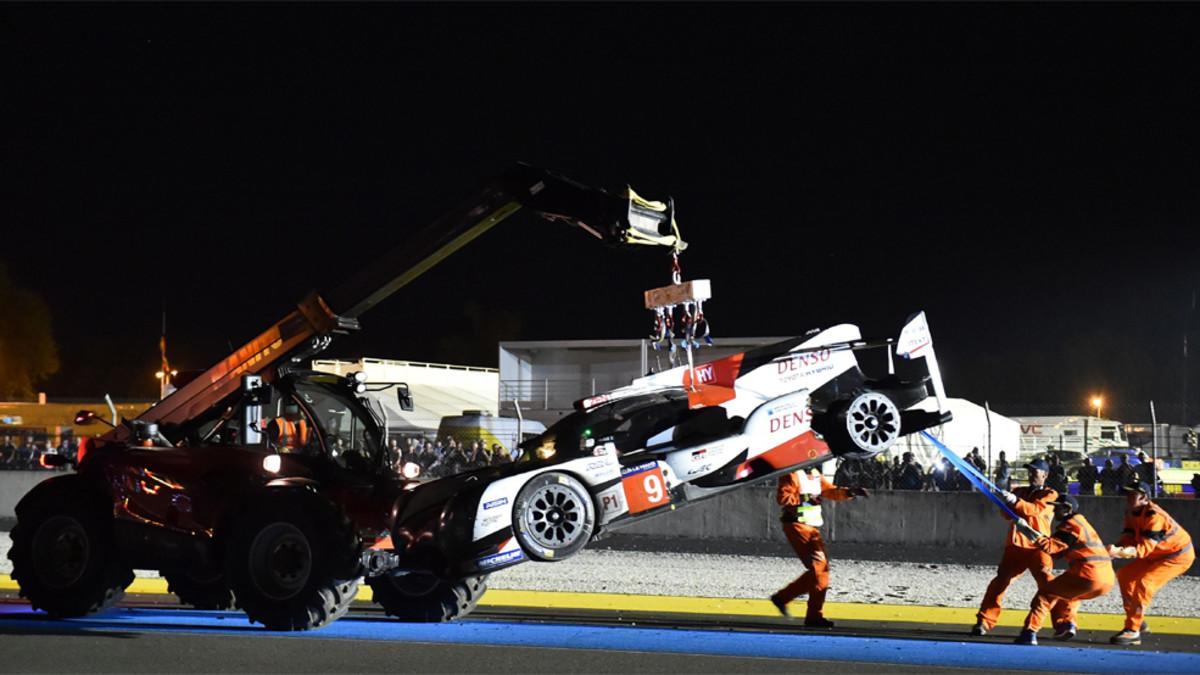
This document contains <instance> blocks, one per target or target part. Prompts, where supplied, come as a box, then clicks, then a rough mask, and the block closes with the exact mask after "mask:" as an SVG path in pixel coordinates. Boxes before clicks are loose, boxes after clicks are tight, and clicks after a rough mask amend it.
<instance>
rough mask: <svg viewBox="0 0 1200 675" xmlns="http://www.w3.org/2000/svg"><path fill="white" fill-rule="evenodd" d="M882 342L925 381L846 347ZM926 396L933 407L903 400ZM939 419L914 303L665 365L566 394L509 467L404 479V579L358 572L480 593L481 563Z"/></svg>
mask: <svg viewBox="0 0 1200 675" xmlns="http://www.w3.org/2000/svg"><path fill="white" fill-rule="evenodd" d="M893 347H894V348H895V349H896V353H897V354H899V355H900V356H901V357H904V358H912V359H919V358H923V359H924V362H925V365H926V368H927V370H928V373H929V374H928V376H926V377H922V378H921V379H919V380H916V381H904V380H901V379H899V378H897V377H896V376H895V375H892V374H888V375H886V376H884V377H882V378H880V379H869V378H867V377H866V376H865V375H864V374H863V372H862V370H861V369H860V368H859V363H858V359H857V358H856V356H855V354H856V352H858V351H860V350H864V349H878V348H888V349H891V348H893ZM931 395H932V396H935V397H936V398H937V400H938V402H939V405H938V410H937V411H932V412H931V411H925V410H918V409H914V408H913V406H915V405H916V404H917V403H919V402H921V401H924V400H925V399H927V398H928V397H930V396H931ZM949 419H950V413H949V412H948V411H947V408H946V405H945V392H944V390H943V386H942V381H941V375H940V372H939V370H938V366H937V358H936V356H935V354H934V351H933V343H932V340H931V338H930V333H929V328H928V324H927V323H926V319H925V315H924V313H923V312H922V313H918V314H916V315H914V316H913V317H912V318H911V319H910V320H909V321H908V323H907V324H906V326H905V327H904V330H903V331H902V332H901V335H900V337H899V338H898V339H896V340H876V341H868V340H864V339H863V338H862V335H861V333H860V331H859V329H858V327H857V326H854V325H850V324H842V325H838V326H834V327H832V328H827V329H825V330H819V331H810V333H809V334H807V335H805V336H802V337H796V338H792V339H789V340H784V341H782V342H779V343H776V344H772V345H767V346H764V347H761V348H758V349H755V350H752V351H748V352H744V353H741V354H735V355H733V356H729V357H726V358H723V359H719V360H716V361H712V362H710V363H704V364H701V365H697V366H695V367H689V366H681V367H678V368H673V369H671V370H667V371H664V372H660V373H656V374H652V375H649V376H646V377H643V378H639V379H637V380H635V381H634V382H633V383H632V384H630V385H629V386H627V387H622V388H620V389H616V390H614V391H610V392H608V393H605V394H602V395H598V396H594V397H591V398H587V399H584V400H581V401H579V402H577V403H576V412H574V413H572V414H570V415H568V416H566V417H564V418H563V419H561V420H559V421H558V422H557V423H555V424H554V425H553V426H552V427H550V428H549V429H547V430H546V431H545V432H544V433H543V434H542V435H540V436H539V437H537V438H535V439H531V440H529V441H527V442H526V443H524V444H522V448H523V450H524V454H523V455H522V457H521V459H520V460H519V461H518V462H515V463H513V464H511V465H507V466H502V467H488V468H483V469H478V470H475V471H469V472H466V473H463V474H459V475H456V476H451V477H448V478H443V479H440V480H436V481H433V482H430V483H427V484H424V485H421V486H419V487H417V488H415V489H413V490H411V491H410V492H409V493H408V498H407V500H401V501H400V502H398V503H397V509H396V511H395V513H396V519H395V521H394V522H395V526H394V528H393V532H392V539H393V542H394V544H395V551H396V553H397V554H398V555H399V557H400V559H399V560H397V561H395V562H394V563H392V564H394V565H395V566H396V567H395V573H396V574H397V575H400V576H395V577H393V578H392V579H391V580H389V577H388V576H387V575H384V576H380V577H376V578H374V579H370V580H368V583H369V584H371V585H372V587H373V588H375V589H376V596H377V598H381V593H382V596H388V595H395V592H394V591H395V587H393V585H392V584H393V583H395V584H399V585H400V587H404V586H405V585H406V584H410V583H412V582H414V581H416V577H413V578H409V579H405V578H404V575H405V574H408V575H411V573H412V572H413V571H416V570H418V569H422V568H423V569H425V570H430V571H433V570H436V571H435V574H437V575H438V576H439V577H440V578H441V579H442V582H443V584H444V585H442V586H441V587H442V588H443V589H445V590H446V591H449V590H450V589H451V588H453V587H457V588H459V592H458V594H457V595H456V596H454V597H457V598H459V599H460V600H461V599H462V598H465V597H468V596H469V597H472V598H478V596H479V594H480V593H481V591H482V576H483V575H486V574H487V573H489V572H492V571H495V570H498V569H501V568H504V567H508V566H510V565H514V564H517V563H519V562H522V561H524V560H529V559H533V560H540V561H557V560H563V559H565V558H568V557H570V556H571V555H572V554H574V553H576V552H577V551H579V550H580V549H581V548H583V547H584V546H585V545H586V544H587V543H588V542H589V541H591V540H592V539H594V538H595V537H596V536H598V535H599V534H600V533H601V532H605V531H609V530H613V529H617V528H619V527H622V526H624V525H627V524H629V523H632V522H635V521H637V520H640V519H642V518H647V517H652V516H654V515H658V514H661V513H666V512H669V511H671V510H674V509H676V508H679V507H681V506H685V505H688V504H691V503H694V502H696V501H698V500H701V499H706V498H708V497H712V496H715V495H718V494H721V493H724V492H726V491H728V490H734V489H737V488H738V487H741V486H744V485H748V484H751V483H759V482H762V481H765V480H769V479H771V478H773V477H776V476H778V475H780V474H783V473H785V472H788V471H794V470H796V469H798V468H802V467H806V466H812V465H816V464H820V463H822V462H824V461H827V460H828V459H830V458H831V456H838V457H870V456H872V455H875V454H878V453H880V452H882V451H884V450H886V449H887V448H888V447H889V446H891V445H892V444H893V443H895V442H896V440H897V439H898V438H900V437H901V436H903V435H907V434H911V433H915V432H918V431H921V430H923V429H927V428H929V427H932V426H936V425H938V424H942V423H944V422H947V421H949ZM468 591H469V592H468ZM381 599H382V598H381ZM400 600H401V598H397V604H400ZM447 600H448V602H447V605H449V604H450V602H449V601H451V597H450V596H447ZM410 601H411V599H410ZM384 603H385V607H386V605H387V602H386V600H384ZM458 604H460V605H462V606H461V609H462V610H464V611H466V610H467V609H468V608H467V607H466V606H465V605H463V603H458ZM468 604H470V605H472V606H473V602H472V603H468ZM460 614H461V612H457V611H455V612H448V613H447V614H446V615H445V616H444V618H451V617H452V616H454V615H460Z"/></svg>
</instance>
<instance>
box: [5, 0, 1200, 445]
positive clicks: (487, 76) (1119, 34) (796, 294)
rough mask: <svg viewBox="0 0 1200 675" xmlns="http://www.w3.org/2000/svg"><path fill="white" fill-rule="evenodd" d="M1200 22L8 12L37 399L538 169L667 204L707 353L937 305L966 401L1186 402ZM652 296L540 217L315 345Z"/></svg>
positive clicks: (602, 254)
mask: <svg viewBox="0 0 1200 675" xmlns="http://www.w3.org/2000/svg"><path fill="white" fill-rule="evenodd" d="M1198 30H1200V7H1196V6H1190V5H1154V6H1145V5H1121V4H1097V5H1077V4H1052V5H1017V4H999V5H985V4H975V3H964V4H953V5H925V4H922V5H902V4H885V5H866V4H844V5H841V4H840V5H782V4H766V5H745V4H738V5H718V4H703V5H686V4H675V3H671V4H659V5H634V4H615V5H551V4H531V5H500V4H487V5H470V4H451V5H436V6H434V5H379V4H369V5H358V6H350V5H342V4H335V5H309V4H305V5H286V4H268V5H241V4H233V5H193V4H177V5H142V4H133V5H118V6H96V5H90V4H89V5H41V6H13V5H5V6H3V7H2V8H0V40H2V49H3V53H2V54H0V56H2V58H0V69H2V71H0V72H2V73H3V83H4V84H3V92H2V94H0V115H2V122H3V123H2V127H0V128H2V129H3V131H2V134H3V136H2V138H3V145H2V154H3V162H2V163H0V167H2V171H3V176H2V177H3V183H2V185H0V201H2V204H3V206H2V207H0V209H2V211H0V229H2V232H3V235H2V241H0V247H2V248H0V261H3V262H5V263H6V264H7V265H8V267H9V269H10V272H11V273H12V275H13V276H14V277H15V279H16V281H17V282H18V283H20V284H22V285H24V286H26V287H30V288H33V289H35V290H37V291H39V292H40V293H41V294H42V295H43V296H44V297H45V298H46V300H47V301H48V302H49V304H50V305H51V307H52V310H53V315H54V322H55V323H54V328H55V337H56V339H57V341H58V344H59V348H60V352H61V356H62V365H63V367H62V370H61V373H60V374H59V375H57V376H55V378H54V379H53V380H52V381H51V382H49V383H47V387H46V388H47V389H48V391H50V392H51V395H52V396H53V395H60V396H94V395H97V394H100V393H103V392H104V391H106V390H108V391H113V392H114V393H117V394H121V395H126V396H128V395H133V394H143V395H146V394H150V393H153V392H154V391H155V383H154V380H153V379H152V377H151V374H152V373H153V371H154V370H155V367H156V365H157V339H158V331H159V321H160V318H159V317H160V311H161V308H162V307H163V305H164V304H165V306H166V307H167V311H168V315H169V324H170V325H169V330H170V339H171V352H172V356H173V360H174V362H175V363H176V364H177V365H179V366H180V367H204V366H207V365H209V364H210V363H211V362H213V361H214V360H216V359H217V358H219V357H222V356H224V355H225V353H226V351H227V344H228V343H234V344H240V343H241V342H242V341H244V340H245V339H247V338H249V337H251V336H252V335H253V334H255V333H257V332H258V331H260V330H262V329H263V328H265V327H266V326H268V325H269V324H271V323H273V322H274V321H275V320H277V319H278V318H280V317H281V316H282V315H283V314H285V313H286V312H287V311H288V310H289V308H290V307H291V306H293V305H294V303H295V302H296V301H298V300H299V299H300V298H302V297H303V296H304V295H305V293H306V292H307V291H308V290H310V289H326V290H328V289H331V288H332V287H334V286H336V285H337V283H338V282H340V281H342V280H344V279H346V278H347V277H348V276H349V275H350V274H351V273H352V272H353V270H354V267H355V266H356V264H359V263H360V262H362V261H368V260H370V259H372V256H374V255H376V254H377V253H378V252H380V251H383V250H386V249H388V248H390V247H392V246H394V245H399V244H402V243H403V242H404V240H405V236H406V235H407V234H411V233H412V232H414V231H415V230H417V229H419V228H420V227H422V226H423V225H424V224H426V223H427V222H429V221H430V220H431V219H432V218H434V217H435V216H437V215H438V214H439V213H441V212H442V211H444V210H445V209H447V208H449V207H450V206H452V205H454V204H455V203H456V202H457V201H458V200H459V199H461V198H463V197H465V196H467V195H468V194H469V193H470V191H471V190H472V189H473V188H474V187H475V185H476V184H477V182H478V181H479V180H480V179H482V178H484V177H486V176H488V175H491V174H493V173H496V172H498V171H500V170H503V169H504V168H505V167H507V166H508V165H510V164H511V163H512V162H513V161H516V160H524V161H528V162H531V163H534V164H539V165H543V166H547V167H552V168H556V169H560V170H562V171H564V172H566V173H568V174H569V175H572V176H575V177H578V178H580V179H582V180H585V181H588V182H592V183H596V184H600V185H610V186H620V185H622V184H623V183H625V182H628V183H631V184H632V185H633V186H634V187H635V188H636V189H638V191H639V192H641V193H643V194H644V195H646V196H648V197H652V198H653V197H657V198H661V197H665V196H666V195H672V196H674V198H675V200H676V202H677V204H678V213H679V220H680V224H681V226H682V228H683V233H684V235H685V238H686V239H688V240H689V241H690V242H691V244H692V247H691V249H689V250H688V251H687V253H686V254H685V255H684V258H683V264H684V271H685V274H686V276H689V277H709V278H711V279H712V280H713V285H714V294H715V300H714V301H713V302H712V303H710V305H709V306H708V308H707V309H708V311H709V315H710V317H711V319H712V323H713V327H714V330H715V334H716V336H717V337H718V338H719V337H720V336H721V335H727V336H735V335H737V336H741V335H786V334H792V333H796V332H800V331H804V330H806V329H808V328H811V327H815V326H823V325H829V324H832V323H836V322H841V321H851V322H855V323H858V324H860V325H861V326H862V327H863V328H864V331H865V332H867V333H869V334H872V335H894V334H895V332H896V331H897V330H898V329H899V327H900V325H901V322H902V321H903V319H904V317H905V316H906V315H907V314H908V313H910V312H912V311H914V310H917V309H925V310H927V312H928V314H929V317H930V321H931V325H932V329H933V332H934V334H935V336H936V339H937V346H938V348H939V352H940V354H941V356H942V361H943V369H944V370H945V374H946V380H947V386H948V388H949V389H950V391H951V393H952V394H953V395H962V396H966V397H968V398H972V399H975V400H985V399H986V400H989V401H991V402H992V404H993V407H994V408H996V409H997V410H1001V411H1002V412H1006V411H1007V412H1013V413H1020V412H1034V411H1044V412H1047V413H1054V412H1063V413H1066V412H1082V411H1083V410H1084V405H1085V400H1086V396H1087V395H1088V394H1090V393H1091V392H1094V391H1102V392H1104V393H1105V394H1106V396H1107V398H1108V400H1109V401H1110V402H1111V405H1112V406H1113V409H1114V410H1117V411H1120V410H1122V409H1124V410H1127V411H1128V412H1125V413H1124V417H1125V418H1127V419H1131V420H1132V419H1133V418H1136V417H1139V416H1140V417H1146V415H1144V414H1142V412H1141V411H1144V410H1145V402H1146V400H1148V399H1150V398H1154V399H1155V400H1156V401H1157V402H1158V405H1159V409H1160V410H1164V409H1165V410H1168V411H1169V410H1174V411H1176V412H1175V413H1174V417H1176V418H1177V417H1178V416H1179V415H1180V413H1179V412H1178V411H1179V408H1180V401H1181V398H1182V392H1183V388H1184V361H1183V358H1182V341H1183V336H1184V333H1185V332H1186V331H1187V330H1188V322H1189V320H1190V321H1191V322H1192V323H1191V325H1192V330H1193V343H1194V349H1193V351H1194V352H1195V351H1197V350H1200V343H1198V341H1200V336H1197V335H1196V334H1195V332H1194V331H1195V319H1194V318H1191V319H1189V314H1188V308H1189V306H1190V302H1191V297H1192V293H1193V291H1194V289H1196V288H1197V286H1198V278H1200V275H1198V273H1197V270H1200V246H1198V245H1197V243H1198V242H1200V236H1197V223H1198V222H1200V189H1198V187H1200V92H1198V91H1197V88H1198V87H1200V49H1198V48H1197V41H1196V35H1197V34H1198ZM667 281H668V267H667V262H666V260H665V259H664V258H662V257H661V256H660V255H652V254H648V253H643V254H640V255H628V254H622V253H621V252H619V251H613V250H609V249H605V248H603V247H599V246H596V245H594V244H593V242H592V241H591V240H589V239H587V238H585V237H584V236H583V235H581V234H579V233H576V232H571V231H566V230H564V229H563V228H562V226H558V225H553V224H549V223H543V222H540V221H536V220H533V219H531V218H528V217H525V218H519V219H517V220H513V221H510V222H507V223H506V224H505V225H503V226H501V227H500V228H498V229H497V230H495V231H493V232H491V233H490V234H488V235H487V236H486V237H485V238H484V239H482V240H481V241H480V242H477V243H476V244H475V245H473V246H472V247H470V248H469V249H467V250H465V251H464V252H463V253H461V254H460V255H459V256H457V257H455V258H453V259H451V260H450V261H448V262H447V263H445V264H444V265H442V266H441V267H439V268H437V269H436V270H435V271H434V272H432V273H430V274H428V275H427V276H426V277H425V278H423V279H422V280H420V281H418V282H417V283H415V284H414V285H413V286H411V287H409V288H408V289H406V290H404V291H402V292H401V293H400V294H398V295H397V296H395V297H393V298H392V299H391V300H389V301H388V302H387V303H385V304H384V305H382V306H381V307H380V308H378V309H377V310H375V311H374V312H372V313H370V314H368V315H366V316H365V317H364V323H365V325H366V327H367V328H366V330H365V331H364V332H363V333H362V334H361V335H359V336H356V337H354V338H351V339H347V340H343V341H342V342H340V343H335V345H334V347H333V349H332V350H331V351H330V352H329V355H332V356H345V357H354V356H358V355H363V354H365V355H371V356H380V357H391V358H405V359H414V360H437V361H447V362H455V363H472V364H479V365H494V362H495V343H496V341H497V340H499V339H551V338H602V337H636V336H640V335H642V334H644V333H646V332H648V331H649V329H650V317H649V314H648V313H647V312H646V311H645V310H643V309H642V308H641V302H640V294H641V291H642V290H643V289H645V288H648V287H651V286H658V285H662V284H664V283H666V282H667ZM5 319H6V320H8V319H10V317H5ZM1193 361H1195V359H1193ZM1190 371H1191V373H1192V374H1195V373H1197V372H1200V369H1198V368H1196V367H1195V364H1194V363H1193V366H1192V367H1191V368H1190ZM1193 379H1194V378H1193ZM1190 398H1191V399H1192V404H1191V410H1192V412H1191V413H1189V415H1188V416H1189V418H1192V420H1191V421H1194V418H1195V417H1197V416H1198V415H1197V413H1200V383H1194V384H1193V385H1192V386H1191V387H1190ZM1168 416H1170V415H1168Z"/></svg>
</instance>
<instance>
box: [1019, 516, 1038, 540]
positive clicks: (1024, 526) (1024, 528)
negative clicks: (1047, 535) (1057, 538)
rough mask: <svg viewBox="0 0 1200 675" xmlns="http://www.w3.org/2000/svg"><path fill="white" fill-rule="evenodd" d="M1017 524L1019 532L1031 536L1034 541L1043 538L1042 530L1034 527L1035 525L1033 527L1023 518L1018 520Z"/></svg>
mask: <svg viewBox="0 0 1200 675" xmlns="http://www.w3.org/2000/svg"><path fill="white" fill-rule="evenodd" d="M1016 526H1017V532H1020V533H1021V534H1023V535H1025V536H1026V537H1029V538H1030V539H1032V540H1033V541H1037V540H1038V539H1041V538H1042V533H1041V532H1038V531H1037V530H1035V529H1033V527H1031V526H1030V525H1029V523H1027V522H1025V521H1023V520H1018V521H1016Z"/></svg>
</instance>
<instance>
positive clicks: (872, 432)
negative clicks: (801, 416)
mask: <svg viewBox="0 0 1200 675" xmlns="http://www.w3.org/2000/svg"><path fill="white" fill-rule="evenodd" d="M828 415H829V417H823V418H822V419H814V420H813V429H816V430H818V431H820V433H821V434H822V435H823V436H824V438H825V442H826V444H828V445H829V449H830V451H832V452H833V454H834V455H836V456H838V457H845V458H849V459H869V458H871V457H874V456H875V455H878V454H879V453H881V452H883V451H884V450H887V449H888V448H889V447H891V446H892V444H894V443H895V442H896V440H897V439H899V438H900V409H899V408H898V407H897V406H896V404H895V402H893V401H892V399H890V398H888V397H887V395H885V394H883V393H880V392H877V391H868V392H864V393H861V394H859V395H857V396H855V397H854V398H852V399H850V400H849V401H844V402H841V403H839V404H836V405H835V406H834V407H832V408H831V409H830V411H829V413H828Z"/></svg>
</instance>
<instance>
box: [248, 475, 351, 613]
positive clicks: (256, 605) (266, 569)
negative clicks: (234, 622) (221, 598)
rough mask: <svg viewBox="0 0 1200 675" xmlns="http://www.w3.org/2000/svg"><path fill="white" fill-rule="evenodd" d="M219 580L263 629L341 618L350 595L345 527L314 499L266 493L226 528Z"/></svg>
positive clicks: (348, 531) (348, 540)
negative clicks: (223, 565)
mask: <svg viewBox="0 0 1200 675" xmlns="http://www.w3.org/2000/svg"><path fill="white" fill-rule="evenodd" d="M228 536H229V538H228V546H227V550H226V559H225V578H226V579H227V580H228V582H229V587H230V590H232V592H233V597H234V601H235V603H236V604H237V606H238V607H239V608H241V609H242V611H244V612H245V613H246V616H247V617H248V618H249V619H250V620H251V621H254V622H258V623H261V624H262V625H263V626H265V627H266V628H268V629H270V630H283V631H290V630H310V629H313V628H320V627H321V626H324V625H326V624H328V623H331V622H333V621H336V620H337V619H339V618H341V617H342V616H343V615H345V613H346V612H347V610H349V609H350V603H351V602H353V601H354V598H355V596H356V595H357V592H358V583H359V577H358V576H357V565H356V564H355V562H356V558H357V554H358V547H357V544H356V542H355V541H354V535H353V528H352V527H351V526H350V523H349V522H348V521H346V519H345V518H343V517H341V515H340V514H338V513H337V512H336V511H335V510H334V509H333V507H332V506H330V505H328V504H326V503H324V502H322V501H321V500H319V499H318V498H316V497H314V496H308V495H304V494H288V493H285V492H280V493H272V494H271V495H268V497H267V498H264V499H261V500H258V501H256V502H255V503H254V504H253V505H252V506H251V508H248V509H246V510H245V511H244V512H243V514H242V515H241V517H240V518H238V519H237V520H236V521H235V523H234V524H233V525H232V526H231V528H230V532H229V534H228Z"/></svg>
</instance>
